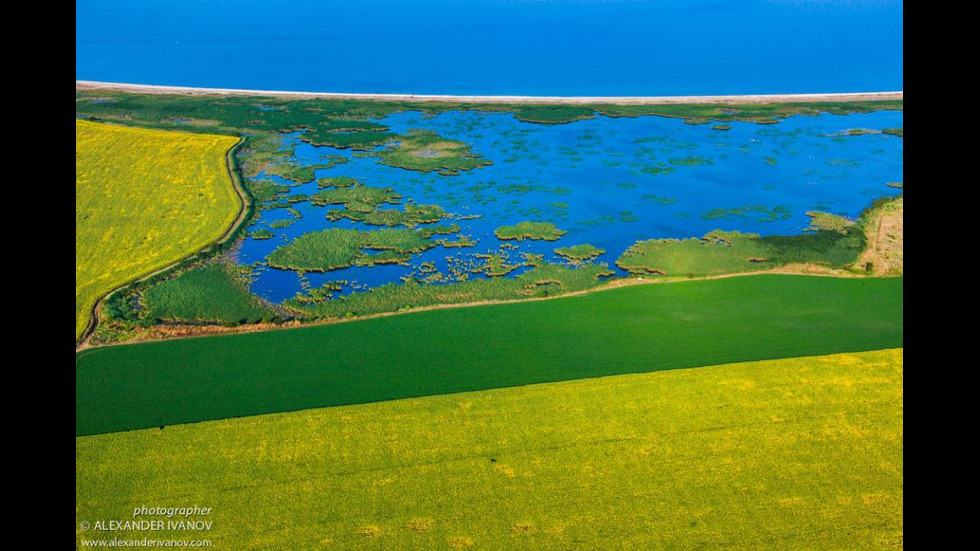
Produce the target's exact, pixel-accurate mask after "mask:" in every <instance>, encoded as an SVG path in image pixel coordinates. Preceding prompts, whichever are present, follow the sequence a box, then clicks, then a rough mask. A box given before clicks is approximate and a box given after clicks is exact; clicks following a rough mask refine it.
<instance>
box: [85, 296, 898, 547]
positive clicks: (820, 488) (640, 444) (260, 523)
mask: <svg viewBox="0 0 980 551" xmlns="http://www.w3.org/2000/svg"><path fill="white" fill-rule="evenodd" d="M662 288H666V286H663V287H662ZM677 288H682V286H677ZM692 292H693V291H692ZM824 296H825V295H821V298H823V297H824ZM831 300H833V299H832V298H831ZM558 302H561V303H571V302H572V301H568V300H562V301H556V302H555V304H557V303H558ZM855 311H857V309H855ZM900 313H901V311H900V310H899V315H900ZM774 314H775V313H774ZM412 317H418V316H412ZM731 327H732V329H733V330H735V328H737V327H738V324H737V323H735V322H733V323H732V324H731ZM735 332H737V331H735ZM277 335H278V336H279V337H282V338H285V339H287V340H288V337H287V336H286V334H285V333H278V334H277ZM773 338H775V339H779V338H780V335H779V334H778V333H776V334H774V335H773ZM446 340H447V341H451V340H452V339H446ZM447 344H449V343H448V342H447ZM287 348H288V345H286V344H284V345H283V348H282V350H286V349H287ZM489 348H490V347H487V348H486V349H484V350H482V351H479V352H480V353H488V352H489ZM515 348H516V347H515ZM474 353H476V352H474ZM290 365H293V364H291V363H289V362H283V363H282V364H281V366H280V367H281V369H288V367H289V366H290ZM487 365H488V366H489V365H493V364H492V363H488V364H487ZM528 366H529V367H530V368H533V366H534V362H533V361H532V360H531V359H528ZM656 367H657V364H656V363H650V364H648V366H647V368H648V369H655V368H656ZM903 372H904V367H903V352H902V350H900V349H899V350H885V351H876V352H865V353H857V354H843V355H836V356H821V357H808V358H794V359H788V360H778V361H764V362H755V363H743V364H729V365H719V366H714V367H704V368H698V369H686V370H678V371H669V372H658V373H648V374H638V375H624V376H617V377H604V378H601V379H587V380H580V381H571V382H563V383H553V384H545V385H535V386H527V387H521V388H513V389H500V390H492V391H484V392H474V393H466V394H453V395H448V396H437V397H427V398H417V399H410V400H400V401H394V402H385V403H378V404H366V405H357V406H346V407H338V408H328V409H319V410H310V411H304V412H297V413H287V414H278V415H267V416H259V417H251V418H247V419H232V420H224V421H215V422H208V423H200V424H194V425H185V426H177V427H167V428H166V429H165V430H159V429H150V430H142V431H135V432H124V433H116V434H107V435H100V436H89V437H81V438H76V439H75V495H76V507H75V518H76V526H79V525H80V524H81V523H82V522H91V521H94V520H96V519H123V520H125V519H130V518H132V510H133V508H134V507H136V506H140V505H147V506H154V505H159V504H166V505H169V506H179V505H187V506H191V505H199V506H202V507H211V508H212V510H213V512H212V513H211V515H210V516H209V517H207V518H208V520H211V521H213V523H214V524H213V528H212V529H211V530H210V531H207V532H205V533H195V534H193V536H194V537H198V536H199V535H200V536H202V537H205V538H208V539H211V540H212V543H213V545H214V548H216V549H387V550H399V549H450V550H451V549H467V548H472V549H562V550H564V549H702V548H730V549H760V548H766V549H869V548H901V547H902V546H903V544H904V521H903V506H904V474H903V472H904V459H903V453H904V452H903V448H904V420H903V419H904V415H903V408H904V390H903V384H904V383H903V378H904V375H903ZM348 376H350V377H351V378H356V377H355V376H352V375H348ZM429 376H430V377H431V378H440V377H443V376H445V374H444V373H442V372H439V371H438V370H436V369H434V370H433V372H432V373H430V374H429ZM268 391H269V392H275V389H271V388H270V389H268ZM198 518H203V517H198ZM116 536H118V537H120V538H126V537H137V538H140V539H141V538H143V537H145V536H146V533H144V532H125V531H123V532H114V533H111V534H108V535H107V534H106V533H99V532H94V531H80V530H77V529H76V534H75V539H76V546H78V545H80V543H81V541H82V539H85V538H90V537H95V538H99V539H105V538H110V537H116ZM153 537H161V538H164V537H177V538H185V537H188V533H187V532H167V531H162V532H154V533H153Z"/></svg>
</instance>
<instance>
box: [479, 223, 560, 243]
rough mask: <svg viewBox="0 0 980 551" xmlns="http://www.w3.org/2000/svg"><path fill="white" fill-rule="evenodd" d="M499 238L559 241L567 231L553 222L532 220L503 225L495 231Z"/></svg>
mask: <svg viewBox="0 0 980 551" xmlns="http://www.w3.org/2000/svg"><path fill="white" fill-rule="evenodd" d="M493 233H494V235H496V236H497V239H502V240H505V241H507V240H516V241H524V240H526V239H530V240H532V241H558V240H559V239H561V236H563V235H565V234H566V233H568V232H566V231H564V230H560V229H558V227H557V226H555V225H554V224H552V223H551V222H530V221H524V222H519V223H517V224H514V225H512V226H501V227H499V228H497V229H496V230H495V231H494V232H493Z"/></svg>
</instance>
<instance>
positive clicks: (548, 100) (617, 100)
mask: <svg viewBox="0 0 980 551" xmlns="http://www.w3.org/2000/svg"><path fill="white" fill-rule="evenodd" d="M75 90H106V91H112V92H132V93H139V94H183V95H224V96H261V97H278V98H287V99H289V98H292V99H312V98H320V99H353V100H377V101H418V102H435V103H496V104H510V105H513V104H524V105H528V104H544V105H556V104H561V105H583V104H589V105H591V104H612V105H696V104H714V105H717V104H731V105H749V104H762V103H811V102H828V101H830V102H839V101H886V100H902V99H904V91H893V92H855V93H843V94H758V95H743V96H450V95H420V94H349V93H342V92H290V91H285V90H244V89H238V88H194V87H189V86H157V85H151V84H126V83H121V82H97V81H89V80H76V81H75Z"/></svg>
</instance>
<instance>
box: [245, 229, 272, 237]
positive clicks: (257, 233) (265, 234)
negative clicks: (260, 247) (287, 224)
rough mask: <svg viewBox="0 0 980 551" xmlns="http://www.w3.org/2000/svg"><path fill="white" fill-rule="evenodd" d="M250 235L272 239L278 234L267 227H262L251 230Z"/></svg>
mask: <svg viewBox="0 0 980 551" xmlns="http://www.w3.org/2000/svg"><path fill="white" fill-rule="evenodd" d="M248 236H249V237H251V238H252V239H259V240H263V239H272V238H273V237H275V236H276V234H274V233H272V232H271V231H269V230H267V229H265V228H260V229H257V230H253V231H251V232H249V234H248Z"/></svg>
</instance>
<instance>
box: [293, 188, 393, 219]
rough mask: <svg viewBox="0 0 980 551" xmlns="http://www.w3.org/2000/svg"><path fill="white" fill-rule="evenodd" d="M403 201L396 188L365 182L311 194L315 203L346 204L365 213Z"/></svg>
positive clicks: (353, 209)
mask: <svg viewBox="0 0 980 551" xmlns="http://www.w3.org/2000/svg"><path fill="white" fill-rule="evenodd" d="M401 201H402V196H401V195H399V194H397V193H395V190H393V189H391V188H380V187H372V186H366V185H364V184H355V185H352V186H346V187H328V188H324V189H321V190H320V191H318V192H316V193H314V194H313V195H311V196H310V202H312V203H313V204H314V205H319V206H325V205H344V206H345V207H346V208H347V209H348V210H352V211H357V212H364V213H367V212H371V211H373V210H374V209H375V208H377V207H379V206H381V205H384V204H390V205H397V204H398V203H400V202H401Z"/></svg>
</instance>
